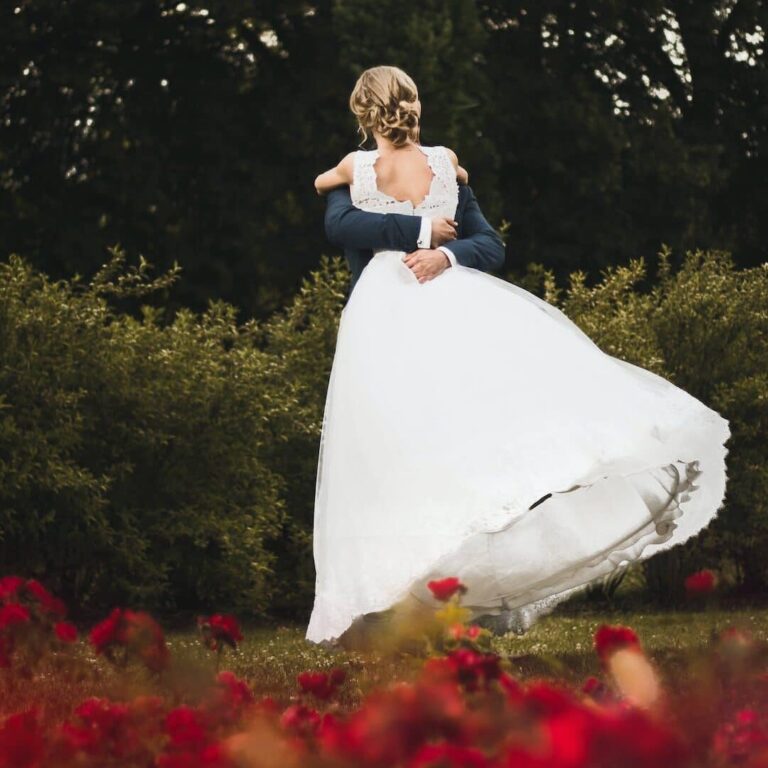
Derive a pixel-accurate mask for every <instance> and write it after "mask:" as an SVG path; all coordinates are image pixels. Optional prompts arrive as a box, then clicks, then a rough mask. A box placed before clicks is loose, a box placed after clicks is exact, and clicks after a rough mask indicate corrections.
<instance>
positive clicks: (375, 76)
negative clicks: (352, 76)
mask: <svg viewBox="0 0 768 768" xmlns="http://www.w3.org/2000/svg"><path fill="white" fill-rule="evenodd" d="M418 98H419V92H418V89H417V88H416V83H414V82H413V80H412V79H411V77H410V76H409V75H407V74H406V73H405V72H403V70H402V69H399V68H398V67H371V68H370V69H366V70H365V71H364V72H363V73H362V74H361V75H360V77H359V78H358V79H357V82H356V83H355V87H354V88H353V89H352V93H351V94H350V97H349V108H350V110H352V114H353V115H354V116H355V117H356V118H357V125H358V128H357V130H358V132H359V133H361V134H362V136H363V140H362V141H361V142H360V145H361V146H362V145H363V144H364V143H365V140H366V139H367V138H368V133H367V131H374V130H375V131H376V132H377V133H380V134H381V135H382V136H383V137H384V138H386V139H389V140H390V141H391V142H392V143H393V144H394V145H395V146H396V147H401V146H403V145H404V144H405V143H406V142H407V141H408V139H410V140H411V141H414V142H416V141H418V137H419V112H418V107H417V105H416V102H417V101H418Z"/></svg>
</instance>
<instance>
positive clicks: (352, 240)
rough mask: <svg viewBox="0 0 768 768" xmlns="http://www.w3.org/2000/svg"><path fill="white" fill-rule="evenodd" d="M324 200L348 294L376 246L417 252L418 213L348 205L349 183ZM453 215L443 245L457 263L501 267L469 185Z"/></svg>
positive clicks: (498, 249) (497, 241) (499, 248)
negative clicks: (452, 234) (452, 229)
mask: <svg viewBox="0 0 768 768" xmlns="http://www.w3.org/2000/svg"><path fill="white" fill-rule="evenodd" d="M327 198H328V199H327V202H326V209H325V234H326V236H327V238H328V240H329V241H330V242H331V243H332V244H333V245H336V246H339V247H340V248H343V249H344V256H345V258H346V260H347V264H348V265H349V269H350V271H351V272H352V277H351V278H350V284H349V290H350V293H351V292H352V290H353V289H354V287H355V283H357V280H358V278H359V277H360V274H361V273H362V271H363V269H364V268H365V266H366V264H367V263H368V262H369V261H370V260H371V258H372V257H373V251H374V249H378V248H388V249H391V250H393V251H406V252H407V253H411V252H412V251H415V250H417V248H418V246H417V244H416V241H417V239H418V237H419V229H420V227H421V216H413V215H409V214H403V213H372V212H370V211H363V210H361V209H360V208H356V207H355V206H354V205H353V204H352V197H351V194H350V191H349V187H348V186H345V187H337V188H336V189H332V190H331V191H330V192H329V193H328V194H327ZM454 218H455V220H456V221H457V222H458V227H457V231H456V238H457V239H456V240H450V241H449V242H447V243H445V246H446V247H447V248H450V249H451V251H452V252H453V253H454V255H455V256H456V261H457V263H459V264H460V265H461V266H463V267H472V268H473V269H480V270H483V271H484V272H490V271H491V270H494V269H500V268H501V267H502V266H503V265H504V242H503V241H502V239H501V238H500V237H499V235H498V234H497V233H496V230H494V228H493V227H492V226H491V225H490V224H489V223H488V221H487V220H486V218H485V216H483V213H482V211H481V210H480V206H479V205H478V204H477V199H476V198H475V195H474V193H473V192H472V188H471V187H470V186H469V185H468V184H460V185H459V203H458V205H457V207H456V215H455V216H454Z"/></svg>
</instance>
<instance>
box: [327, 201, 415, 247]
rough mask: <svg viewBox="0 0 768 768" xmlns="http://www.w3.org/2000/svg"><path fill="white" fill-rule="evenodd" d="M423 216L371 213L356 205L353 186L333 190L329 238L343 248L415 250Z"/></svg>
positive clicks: (328, 207) (328, 224) (328, 202)
mask: <svg viewBox="0 0 768 768" xmlns="http://www.w3.org/2000/svg"><path fill="white" fill-rule="evenodd" d="M420 230H421V216H408V215H405V214H401V213H371V212H369V211H362V210H360V209H359V208H356V207H355V206H354V205H352V197H351V195H350V192H349V187H338V188H337V189H332V190H331V191H330V192H329V193H328V195H327V201H326V207H325V235H326V237H327V238H328V240H329V242H331V243H332V244H333V245H336V246H339V247H341V248H358V249H362V250H373V249H376V248H391V249H392V250H394V251H407V252H409V253H410V252H411V251H415V250H416V249H417V248H418V245H417V241H418V239H419V234H420Z"/></svg>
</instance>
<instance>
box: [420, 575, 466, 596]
mask: <svg viewBox="0 0 768 768" xmlns="http://www.w3.org/2000/svg"><path fill="white" fill-rule="evenodd" d="M427 587H429V589H430V591H431V592H432V594H433V595H434V597H435V599H436V600H442V601H443V602H445V601H446V600H450V599H451V598H452V597H453V596H454V595H455V594H456V593H457V592H459V593H462V594H463V593H464V592H466V591H467V588H466V587H465V586H464V585H463V584H462V583H461V582H460V581H459V580H458V579H457V578H456V577H455V576H449V577H448V578H446V579H439V580H437V581H430V582H427Z"/></svg>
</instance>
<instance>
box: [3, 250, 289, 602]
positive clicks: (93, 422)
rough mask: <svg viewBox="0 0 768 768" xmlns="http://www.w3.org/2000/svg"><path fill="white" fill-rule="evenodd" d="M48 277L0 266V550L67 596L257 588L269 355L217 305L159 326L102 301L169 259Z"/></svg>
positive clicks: (176, 597) (276, 518) (235, 593)
mask: <svg viewBox="0 0 768 768" xmlns="http://www.w3.org/2000/svg"><path fill="white" fill-rule="evenodd" d="M123 261H124V255H123V254H122V252H121V251H120V250H119V249H115V250H114V251H113V257H112V259H111V261H110V263H109V264H107V265H105V266H104V268H103V269H102V270H101V271H100V272H99V273H98V274H97V275H96V276H95V278H94V279H93V280H92V281H91V282H90V283H88V284H86V285H84V284H82V283H81V282H80V280H79V278H75V279H73V280H71V281H58V282H51V281H49V280H48V279H47V278H46V277H45V276H44V275H41V274H39V273H37V272H35V271H34V270H33V269H32V268H31V267H30V266H29V265H28V264H27V263H26V262H25V261H24V260H23V259H22V258H20V257H18V256H11V258H10V259H9V261H8V262H7V263H4V264H1V265H0V537H1V540H0V553H1V556H2V562H3V565H4V567H6V568H14V569H18V570H19V571H21V572H24V573H28V574H34V575H38V576H44V577H45V578H46V579H47V581H48V582H49V583H51V584H52V585H54V587H55V588H56V589H57V591H60V592H61V593H63V594H64V595H65V596H66V597H67V598H68V599H70V600H76V601H78V602H80V603H82V604H85V605H89V606H93V605H105V604H108V603H109V602H111V601H113V600H120V601H141V602H142V603H144V604H146V605H150V606H154V607H163V608H170V607H174V608H189V607H193V606H197V605H198V604H201V603H213V602H219V603H220V604H223V605H247V606H248V607H249V608H252V609H255V610H260V609H263V608H265V606H266V604H267V602H268V599H269V588H268V587H269V584H270V582H269V578H268V577H269V575H270V573H271V569H272V567H273V564H274V560H275V555H274V554H272V553H270V552H269V551H268V550H267V548H266V547H265V545H264V542H265V539H266V538H267V537H269V536H276V535H277V534H278V533H279V531H280V530H281V526H282V525H283V523H284V520H285V508H284V504H283V502H282V500H281V498H280V495H279V488H280V479H279V478H278V477H277V476H276V475H275V474H274V472H272V471H271V470H270V469H269V468H268V466H267V463H266V462H265V455H266V453H267V450H268V448H270V443H271V441H272V431H271V425H272V424H273V423H274V421H275V419H274V414H275V412H276V410H277V411H279V410H280V409H281V408H283V407H284V406H285V404H284V403H281V404H279V405H276V403H277V401H278V399H279V393H277V392H276V391H275V390H274V388H273V387H272V388H270V387H269V386H265V382H271V381H272V378H271V376H270V368H271V367H273V361H272V360H271V358H270V357H269V356H268V355H266V354H265V353H264V352H262V351H261V350H259V348H258V346H257V344H256V343H255V337H256V336H257V333H256V329H254V328H253V327H241V328H238V327H237V326H236V324H235V319H234V318H235V309H234V307H232V306H229V305H226V304H224V303H221V302H216V303H211V304H210V306H209V308H208V310H207V311H206V312H205V313H203V314H202V315H200V316H196V315H194V314H193V313H192V312H189V311H186V310H183V311H180V312H179V313H178V314H177V315H176V317H175V318H174V319H173V321H172V322H170V323H167V324H162V325H161V324H160V322H159V311H158V310H156V309H153V308H151V307H147V306H145V307H142V310H141V317H140V318H138V319H137V318H134V317H131V316H130V315H128V314H122V313H118V312H116V311H115V310H113V309H112V308H111V307H110V305H109V303H108V301H107V299H106V296H108V295H110V294H112V295H115V296H125V295H129V294H133V295H139V296H140V295H143V294H144V293H147V292H149V291H151V290H155V289H157V288H158V287H162V286H164V285H167V284H168V283H169V282H170V281H171V280H172V279H173V278H174V277H175V273H174V271H172V273H169V274H167V275H165V276H163V277H161V278H159V279H158V280H155V281H149V280H148V279H147V278H146V271H147V270H146V267H147V264H146V262H144V261H142V265H141V267H140V268H139V269H138V270H134V271H133V272H130V271H129V272H128V274H121V275H120V276H119V277H117V278H116V279H113V278H115V274H116V273H117V272H119V271H120V270H121V268H122V263H123Z"/></svg>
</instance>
